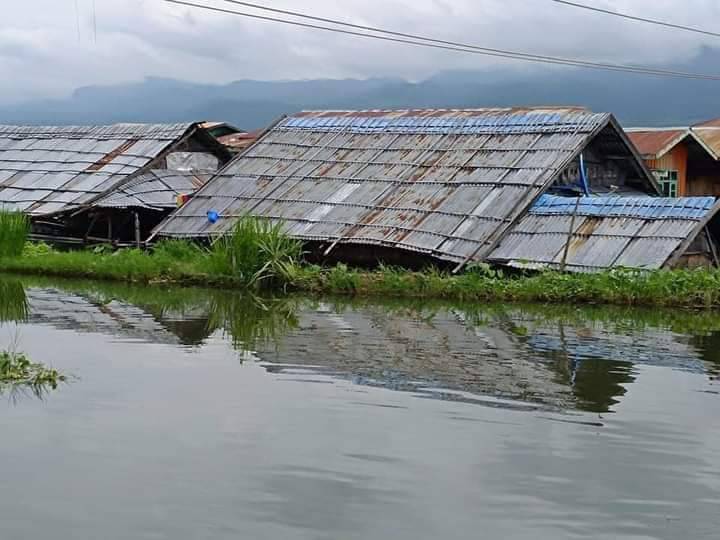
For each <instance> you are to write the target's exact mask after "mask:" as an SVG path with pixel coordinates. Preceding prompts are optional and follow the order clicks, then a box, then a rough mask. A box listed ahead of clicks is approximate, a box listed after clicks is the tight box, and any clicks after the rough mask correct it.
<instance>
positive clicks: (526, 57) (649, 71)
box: [162, 0, 720, 81]
mask: <svg viewBox="0 0 720 540" xmlns="http://www.w3.org/2000/svg"><path fill="white" fill-rule="evenodd" d="M162 1H164V2H166V3H170V4H176V5H181V6H186V7H192V8H197V9H204V10H207V11H214V12H218V13H224V14H230V15H237V16H240V17H246V18H252V19H256V20H263V21H268V22H275V23H282V24H287V25H292V26H299V27H303V28H309V29H314V30H323V31H328V32H334V33H339V34H346V35H351V36H357V37H363V38H370V39H378V40H382V41H389V42H395V43H401V44H406V45H414V46H421V47H430V48H434V49H442V50H449V51H454V52H464V53H473V54H480V55H484V56H494V57H501V58H509V59H513V60H522V61H526V62H536V63H543V64H554V65H563V66H573V67H582V68H589V69H596V70H604V71H616V72H625V73H633V74H641V75H656V76H664V77H673V78H682V79H695V80H710V81H720V76H716V75H709V74H703V73H689V72H683V71H673V70H665V69H656V68H650V67H643V66H631V65H623V64H608V63H600V62H590V61H584V60H579V59H571V58H561V57H553V56H546V55H536V54H529V53H522V52H516V51H509V50H503V49H494V48H488V47H480V46H477V45H469V44H464V43H458V42H453V41H445V40H440V39H435V38H428V37H424V36H419V35H416V34H408V33H404V32H397V31H392V30H386V29H382V28H377V27H372V26H365V25H358V24H353V23H348V22H344V21H339V20H335V19H328V18H324V17H316V16H312V15H307V14H304V13H300V12H295V11H289V10H281V9H277V8H271V7H268V6H261V5H259V4H253V3H250V2H241V1H238V0H221V1H224V2H226V3H231V4H238V5H243V6H246V7H252V8H255V9H261V10H265V11H271V12H274V13H280V14H284V15H290V16H293V17H299V18H304V19H310V20H314V21H320V22H325V23H330V24H335V25H338V26H344V27H349V28H355V29H358V30H365V31H369V32H375V33H376V34H385V35H375V34H368V33H363V32H357V31H352V30H346V29H343V28H333V27H328V26H322V25H317V24H309V23H304V22H300V21H291V20H287V19H279V18H277V17H270V16H265V15H258V14H253V13H247V12H241V11H235V10H231V9H225V8H221V7H217V6H209V5H205V4H197V3H195V2H190V1H187V0H162ZM390 36H392V37H390Z"/></svg>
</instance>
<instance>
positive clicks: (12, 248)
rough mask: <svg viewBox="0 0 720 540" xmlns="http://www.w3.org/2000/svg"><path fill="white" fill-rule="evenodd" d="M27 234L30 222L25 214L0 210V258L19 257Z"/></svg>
mask: <svg viewBox="0 0 720 540" xmlns="http://www.w3.org/2000/svg"><path fill="white" fill-rule="evenodd" d="M28 234H30V222H29V220H28V218H27V216H25V214H22V213H20V212H10V211H7V210H0V258H3V257H18V256H20V255H21V254H22V252H23V248H24V247H25V242H26V241H27V237H28Z"/></svg>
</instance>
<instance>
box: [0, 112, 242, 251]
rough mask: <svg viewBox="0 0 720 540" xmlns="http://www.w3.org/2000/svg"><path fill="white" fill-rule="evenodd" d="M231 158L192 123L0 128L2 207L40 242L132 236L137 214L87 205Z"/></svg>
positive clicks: (205, 171)
mask: <svg viewBox="0 0 720 540" xmlns="http://www.w3.org/2000/svg"><path fill="white" fill-rule="evenodd" d="M229 159H230V153H229V152H228V150H227V149H225V147H223V145H221V144H220V143H219V142H218V141H217V140H215V138H213V137H212V136H211V135H210V134H209V133H208V132H207V131H206V130H204V129H202V128H200V126H199V124H197V123H186V124H168V125H164V124H151V125H143V124H116V125H112V126H87V127H80V126H66V127H49V126H45V127H37V126H0V209H4V210H14V211H21V212H24V213H26V214H27V215H29V216H30V217H31V219H32V221H33V230H34V232H35V233H37V234H38V235H39V236H41V237H43V236H47V237H53V238H57V237H73V238H92V237H93V236H97V237H101V238H103V239H111V240H115V239H122V238H134V237H135V221H136V216H135V215H131V214H130V213H126V214H125V215H123V216H122V219H121V220H119V221H117V220H118V216H117V214H116V213H113V212H109V213H106V212H104V211H103V209H95V208H93V207H92V203H93V202H94V201H96V200H98V199H100V198H102V197H104V196H105V195H107V194H108V193H111V192H112V191H114V190H116V189H118V188H119V187H121V186H124V185H126V184H128V183H130V182H133V181H134V180H135V179H136V178H138V177H140V176H142V175H146V174H151V171H163V170H174V171H180V172H183V173H192V174H194V173H200V174H212V173H214V172H215V171H217V169H218V168H219V167H220V166H221V165H223V164H224V163H226V162H227V161H228V160H229ZM159 174H162V173H159ZM166 214H167V211H164V212H156V214H155V215H154V218H153V219H152V220H150V221H149V222H148V223H147V224H146V227H147V228H151V227H152V226H154V225H156V224H157V223H159V222H160V221H161V220H162V218H163V217H164V215H166ZM113 219H115V220H116V221H113Z"/></svg>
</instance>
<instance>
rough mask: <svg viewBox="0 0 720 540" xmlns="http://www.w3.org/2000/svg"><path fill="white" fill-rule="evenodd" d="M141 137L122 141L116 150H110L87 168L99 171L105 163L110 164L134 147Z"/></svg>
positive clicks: (89, 170)
mask: <svg viewBox="0 0 720 540" xmlns="http://www.w3.org/2000/svg"><path fill="white" fill-rule="evenodd" d="M139 140H140V139H139V138H134V139H128V140H127V141H125V142H124V143H122V144H121V145H120V146H118V147H117V148H115V150H113V151H111V152H108V153H107V154H105V155H104V156H103V157H101V158H100V159H99V160H97V161H96V162H95V163H93V164H92V165H90V166H89V167H88V168H87V169H85V170H86V171H87V172H97V171H99V170H100V169H102V168H103V167H104V166H105V165H108V164H110V163H111V162H112V161H113V160H114V159H115V158H116V157H118V156H120V155H122V154H124V153H125V152H127V151H128V150H130V148H132V147H133V145H134V144H135V143H137V142H138V141H139Z"/></svg>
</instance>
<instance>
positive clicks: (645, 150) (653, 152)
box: [627, 128, 689, 159]
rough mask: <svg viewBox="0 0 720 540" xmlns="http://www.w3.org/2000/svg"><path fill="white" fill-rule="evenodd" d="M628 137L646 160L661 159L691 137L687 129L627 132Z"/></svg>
mask: <svg viewBox="0 0 720 540" xmlns="http://www.w3.org/2000/svg"><path fill="white" fill-rule="evenodd" d="M627 134H628V137H629V138H630V140H631V141H632V143H633V144H634V145H635V147H636V148H637V149H638V151H639V152H640V154H642V156H643V157H644V158H645V159H659V158H661V157H662V156H664V155H665V154H666V153H668V152H669V151H670V150H672V149H673V148H674V147H675V146H676V145H677V144H679V143H680V142H681V141H683V140H684V139H685V137H687V136H688V135H689V133H688V129H687V128H668V129H653V130H647V131H644V130H627Z"/></svg>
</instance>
